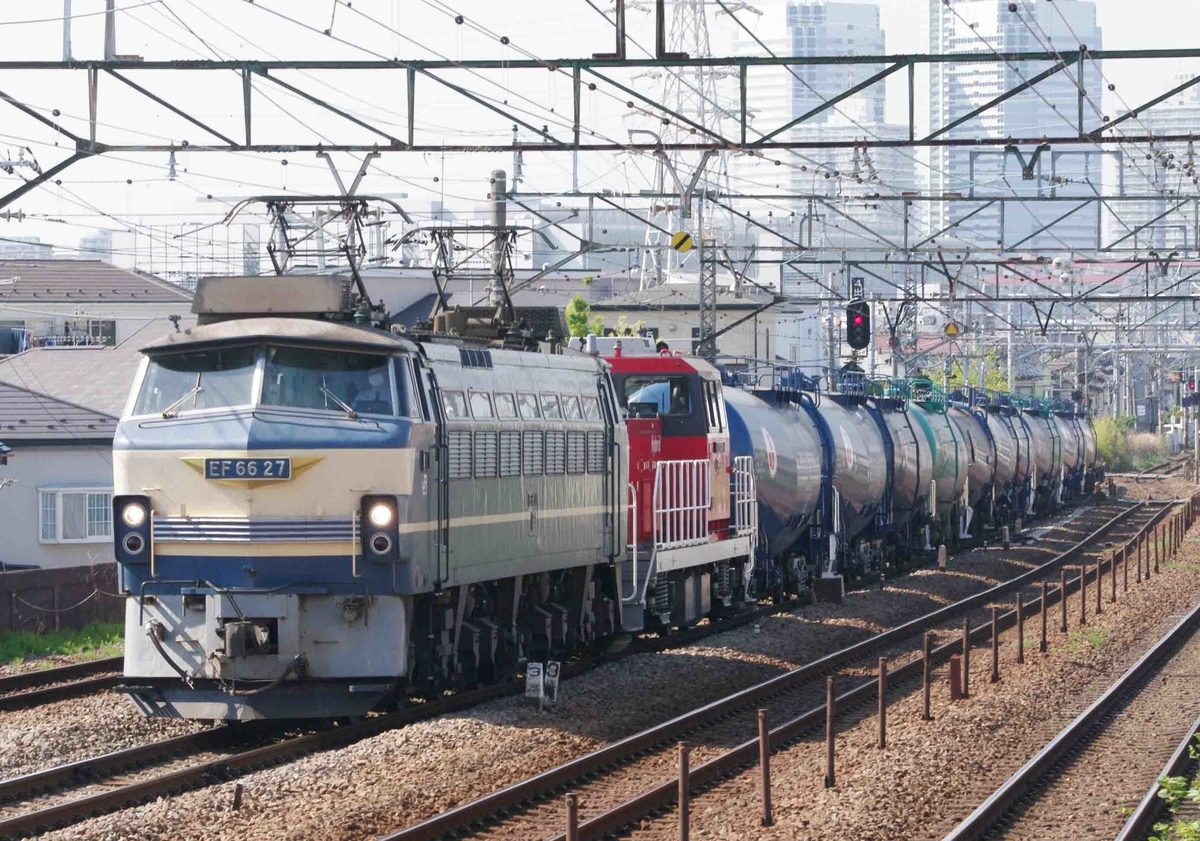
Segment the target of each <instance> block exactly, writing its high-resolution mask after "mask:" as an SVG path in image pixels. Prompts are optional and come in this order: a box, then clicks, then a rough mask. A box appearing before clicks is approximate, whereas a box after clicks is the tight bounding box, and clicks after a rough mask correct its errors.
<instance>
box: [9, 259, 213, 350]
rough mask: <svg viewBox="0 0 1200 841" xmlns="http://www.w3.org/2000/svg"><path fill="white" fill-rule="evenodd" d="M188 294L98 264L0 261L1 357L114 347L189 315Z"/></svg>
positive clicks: (157, 281) (137, 274) (78, 261)
mask: <svg viewBox="0 0 1200 841" xmlns="http://www.w3.org/2000/svg"><path fill="white" fill-rule="evenodd" d="M191 299H192V296H191V294H190V293H188V292H186V291H184V290H183V289H180V288H179V287H177V286H174V285H172V284H170V283H167V282H165V281H162V280H159V279H158V278H155V277H151V276H150V275H146V274H142V273H139V272H134V271H131V270H129V269H122V268H118V267H116V266H111V265H109V264H107V263H102V262H100V261H98V260H0V355H5V354H11V353H16V352H19V351H21V350H25V349H27V348H29V347H38V346H46V345H78V344H99V345H110V346H111V345H116V344H120V343H121V342H123V341H125V340H126V339H128V338H129V337H130V336H132V335H133V334H135V333H137V332H138V331H140V330H141V329H142V328H144V327H145V326H146V324H147V323H148V322H150V321H151V320H153V319H156V318H166V317H167V316H170V315H176V314H178V315H187V314H188V313H189V312H190V311H191Z"/></svg>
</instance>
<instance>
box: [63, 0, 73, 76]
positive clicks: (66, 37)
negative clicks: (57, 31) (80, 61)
mask: <svg viewBox="0 0 1200 841" xmlns="http://www.w3.org/2000/svg"><path fill="white" fill-rule="evenodd" d="M62 60H63V61H70V60H71V0H63V59H62Z"/></svg>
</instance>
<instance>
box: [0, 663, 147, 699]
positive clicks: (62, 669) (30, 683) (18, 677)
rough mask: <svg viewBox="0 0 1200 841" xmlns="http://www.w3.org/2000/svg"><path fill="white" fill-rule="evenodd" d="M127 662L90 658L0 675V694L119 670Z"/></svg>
mask: <svg viewBox="0 0 1200 841" xmlns="http://www.w3.org/2000/svg"><path fill="white" fill-rule="evenodd" d="M124 662H125V659H124V658H123V657H104V658H102V659H100V660H88V661H87V662H85V663H72V664H71V665H69V666H57V667H55V668H53V669H37V670H35V671H29V672H20V673H19V674H15V675H8V676H6V677H0V695H7V694H9V693H11V692H20V691H21V690H25V689H33V688H35V687H41V686H45V685H46V684H49V683H57V682H59V681H66V680H76V679H77V678H83V677H91V676H92V675H98V674H103V673H104V672H119V671H121V666H122V664H123V663H124Z"/></svg>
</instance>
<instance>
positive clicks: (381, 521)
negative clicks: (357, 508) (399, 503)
mask: <svg viewBox="0 0 1200 841" xmlns="http://www.w3.org/2000/svg"><path fill="white" fill-rule="evenodd" d="M393 517H395V512H394V511H393V510H392V506H390V505H388V504H387V503H386V502H377V503H375V504H374V505H372V506H371V509H370V511H369V512H368V513H367V518H368V519H369V520H370V521H371V525H373V526H375V528H378V529H386V528H387V527H388V526H390V525H391V524H392V518H393Z"/></svg>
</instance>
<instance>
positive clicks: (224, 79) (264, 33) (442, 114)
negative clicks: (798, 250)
mask: <svg viewBox="0 0 1200 841" xmlns="http://www.w3.org/2000/svg"><path fill="white" fill-rule="evenodd" d="M593 2H595V4H596V5H597V6H599V7H600V8H602V9H605V10H606V11H607V10H608V5H609V4H608V3H607V2H605V0H593ZM768 2H771V3H774V2H776V0H768ZM72 5H73V14H74V15H75V20H74V23H73V29H72V47H73V53H74V56H75V57H76V58H95V57H99V56H100V55H101V54H102V48H103V15H102V14H97V12H100V11H102V10H103V7H104V2H103V0H73V3H72ZM117 5H118V7H119V8H121V11H120V12H119V15H118V25H117V33H118V37H117V48H118V52H119V53H122V54H136V55H141V56H144V57H145V58H148V59H179V58H184V59H187V58H200V57H213V56H216V55H219V56H222V57H227V56H233V57H238V58H270V57H279V58H377V57H400V58H432V57H437V56H439V55H440V56H445V57H449V58H451V59H455V60H457V59H464V58H512V59H516V58H521V57H523V56H524V55H533V56H536V57H538V58H556V57H575V56H582V55H590V54H592V53H594V52H599V51H606V50H610V49H611V48H612V43H613V35H612V28H611V26H610V25H609V24H608V23H607V22H606V21H605V20H603V19H602V17H601V16H600V15H599V14H598V13H597V12H596V11H595V10H594V9H593V8H590V7H589V5H588V3H587V2H586V0H553V2H547V0H521V1H520V2H516V1H515V0H508V1H507V2H505V0H456V2H454V3H450V2H443V0H354V2H353V4H352V5H351V4H348V3H346V2H334V0H257V2H255V3H253V4H252V3H250V2H247V0H117ZM760 5H761V4H760ZM1096 5H1097V9H1098V15H1099V20H1100V25H1101V27H1102V28H1103V30H1104V45H1103V46H1104V47H1105V48H1107V49H1132V48H1155V47H1158V48H1165V47H1183V46H1192V45H1194V43H1195V38H1196V34H1195V33H1197V32H1198V31H1200V3H1197V2H1195V0H1139V2H1132V0H1097V2H1096ZM879 6H880V8H881V13H882V19H883V26H884V29H885V31H886V33H887V46H888V51H889V52H923V51H925V50H926V49H927V19H928V5H927V2H926V0H879ZM62 7H63V4H62V0H35V2H25V3H15V2H11V0H10V2H6V3H3V4H0V37H2V38H3V43H4V55H3V58H4V59H7V60H13V59H47V60H57V59H59V58H60V57H61V55H62V24H61V20H59V19H57V18H59V16H61V13H62ZM272 10H273V11H274V12H277V13H279V14H273V13H272ZM455 14H461V15H463V17H464V23H463V24H462V25H459V24H456V23H455V21H454V15H455ZM284 15H285V16H286V18H291V19H293V20H288V19H286V18H285V17H283V16H284ZM629 15H630V16H629V24H630V32H631V35H632V37H633V38H634V40H636V41H637V42H638V43H640V44H642V45H649V44H652V43H653V32H652V29H651V19H650V16H649V15H647V14H645V13H643V12H638V11H631V12H630V13H629ZM739 16H740V17H741V18H742V19H744V20H745V21H746V22H747V23H748V24H749V25H750V26H751V27H759V28H760V34H761V35H762V36H763V37H764V38H766V37H769V36H770V35H771V34H772V33H769V32H765V31H762V29H761V27H763V26H764V24H763V23H762V22H761V21H764V20H768V19H769V16H766V15H764V16H763V17H762V18H759V17H757V16H755V15H753V14H751V13H749V12H739ZM21 21H34V22H26V23H21ZM38 21H40V22H38ZM711 21H712V24H711V25H712V30H713V44H714V50H715V51H716V52H718V53H720V52H727V51H728V47H727V46H726V45H727V44H728V43H729V41H730V36H731V33H732V28H731V25H730V24H729V23H728V21H727V20H725V19H723V16H715V15H714V16H712V18H711ZM327 28H331V33H332V35H331V36H326V35H324V34H322V31H323V30H325V29H327ZM314 30H315V31H314ZM500 36H506V37H507V38H509V39H510V42H511V43H510V44H509V45H507V46H505V45H502V44H501V43H500V40H499V39H500ZM630 52H631V55H642V54H643V53H641V51H640V50H638V49H637V48H636V47H635V46H631V48H630ZM1189 71H1191V72H1200V65H1198V64H1197V63H1195V62H1193V63H1190V64H1189V63H1186V62H1179V61H1171V62H1159V63H1157V64H1150V63H1144V64H1142V65H1140V66H1138V67H1133V66H1128V67H1124V66H1117V63H1116V62H1112V63H1110V64H1109V65H1108V66H1106V67H1105V73H1106V75H1107V76H1108V81H1111V82H1113V83H1115V84H1116V86H1117V93H1118V95H1122V96H1124V97H1125V98H1126V100H1127V101H1128V102H1129V103H1130V104H1135V103H1140V102H1141V101H1143V100H1144V99H1146V98H1148V97H1150V96H1153V95H1155V94H1157V93H1159V92H1161V91H1162V89H1163V88H1162V87H1160V85H1161V84H1162V83H1163V80H1164V79H1165V80H1169V79H1171V78H1173V77H1175V76H1176V75H1178V74H1180V73H1183V72H1189ZM613 76H614V77H617V78H622V79H624V80H625V81H626V82H628V83H629V84H631V85H634V86H638V87H645V88H646V89H647V90H648V91H653V90H655V89H657V88H658V87H659V86H660V85H661V81H660V80H657V79H651V78H634V76H633V74H626V75H624V76H622V75H621V74H619V73H613ZM136 78H137V79H138V81H140V82H142V83H143V84H145V85H146V86H147V87H149V88H151V89H153V90H155V91H156V92H158V93H161V94H163V95H165V96H168V97H169V98H172V99H173V100H175V101H178V102H180V103H181V104H184V105H186V106H187V107H188V109H189V110H191V111H192V113H194V114H195V115H196V116H197V117H199V118H200V119H203V120H205V121H211V124H212V125H215V126H218V127H220V129H221V130H222V131H224V132H225V133H227V134H230V135H231V136H233V137H240V132H241V101H240V82H239V81H238V79H237V78H236V77H235V76H234V74H231V73H226V74H222V75H220V77H218V76H217V75H215V74H212V75H204V76H201V75H199V74H193V75H190V76H187V77H181V76H179V75H178V74H177V75H175V76H169V75H165V74H159V75H155V74H141V75H138V76H136ZM289 78H291V79H292V80H293V81H295V82H296V83H297V84H303V85H304V86H305V87H307V88H308V89H310V90H312V91H313V92H314V93H318V94H320V95H322V96H327V97H328V98H330V99H331V100H332V101H335V102H336V103H337V104H339V105H341V106H343V107H346V108H347V109H348V110H351V111H353V112H354V113H356V114H359V115H361V116H363V117H364V118H369V119H370V120H372V121H373V122H376V123H377V124H380V125H384V127H385V128H387V129H388V130H391V131H393V132H395V133H398V134H399V133H402V128H401V126H402V124H403V122H404V91H403V87H404V77H403V74H402V73H395V74H392V75H388V76H384V75H374V76H369V77H368V76H363V75H357V76H356V75H355V74H344V75H340V76H336V77H335V76H333V75H328V76H326V75H320V76H317V75H314V76H309V77H299V76H292V77H289ZM446 78H448V79H454V80H455V81H456V82H459V83H461V84H463V85H466V86H469V87H471V88H472V89H473V90H477V91H480V92H481V93H483V94H485V95H487V96H494V97H496V98H497V99H501V98H509V99H511V102H510V106H511V107H516V108H521V109H522V110H524V111H525V112H526V116H527V117H528V119H529V121H530V122H531V123H534V124H535V125H539V126H540V125H542V124H550V125H551V127H552V129H553V128H554V127H555V124H556V123H557V129H558V132H559V134H563V133H565V130H564V129H563V128H562V124H563V123H565V122H567V121H569V114H570V84H569V79H567V78H564V77H562V76H560V75H556V74H552V73H548V72H544V71H536V72H531V73H527V74H523V75H522V74H517V73H512V74H509V73H507V72H500V73H495V74H492V75H491V77H490V78H491V79H493V80H495V81H498V82H500V83H501V84H505V85H509V86H510V87H511V88H512V89H513V90H512V93H511V94H506V93H503V92H502V91H501V90H500V89H499V88H498V87H495V86H492V85H489V84H487V83H485V82H484V81H483V80H481V79H478V78H473V77H470V76H467V75H465V74H462V73H461V72H455V73H447V74H446ZM896 78H899V74H898V76H897V77H896ZM322 83H328V85H333V86H336V88H337V90H334V89H333V88H331V87H328V86H326V85H325V84H322ZM0 90H3V91H5V92H6V93H9V94H11V95H14V96H17V97H19V98H21V99H23V100H24V101H26V102H28V103H30V104H31V105H32V106H33V107H35V108H36V109H38V110H39V111H40V112H41V113H43V114H46V115H47V116H50V114H51V113H52V111H51V109H55V108H57V109H59V111H60V115H59V117H58V118H57V119H60V120H62V124H63V125H64V126H67V127H69V128H71V129H72V130H74V131H76V132H78V133H86V122H85V121H84V120H85V117H86V114H87V100H86V86H85V77H84V74H83V73H82V72H73V73H41V74H33V73H18V72H13V71H5V72H0ZM918 90H920V88H919V89H918ZM1098 95H1099V94H1098ZM1103 96H1105V97H1106V104H1105V108H1106V110H1110V109H1111V110H1113V111H1114V113H1115V112H1119V110H1120V108H1119V103H1112V102H1109V101H1108V100H1111V99H1112V96H1113V95H1112V94H1109V93H1108V92H1107V91H1104V92H1103ZM267 97H269V98H270V99H269V100H268V99H267ZM903 98H904V91H903V84H902V83H897V84H896V85H894V86H893V87H892V88H890V93H889V117H891V118H896V117H898V116H899V115H900V113H902V108H903V105H902V102H903ZM623 99H624V97H622V96H619V95H613V96H609V95H605V94H604V92H603V91H600V92H597V93H595V94H587V95H585V101H584V111H583V113H584V120H585V122H587V123H589V124H591V125H593V126H594V127H596V128H597V130H598V131H600V132H602V133H604V132H606V133H607V136H610V137H612V138H614V139H621V140H624V139H625V138H627V135H626V134H625V131H626V128H627V126H628V123H626V122H625V121H624V105H623V101H622V100H623ZM255 102H256V109H258V111H257V112H258V113H259V114H260V115H262V117H263V120H262V122H261V123H259V124H258V125H257V126H256V130H258V131H259V132H260V134H259V137H257V138H256V140H265V141H275V142H288V141H289V140H290V141H291V142H316V140H317V139H319V136H321V135H336V136H337V137H339V138H343V137H351V136H352V137H354V138H356V139H357V138H359V137H360V136H361V132H360V130H357V129H353V130H347V129H346V128H345V127H344V124H341V123H338V122H337V121H336V118H331V117H329V116H328V115H326V114H323V113H322V112H320V111H319V110H318V109H317V108H315V107H314V106H311V105H308V104H305V103H301V102H299V101H298V100H296V99H295V98H294V97H292V96H291V95H289V94H287V93H286V92H284V91H282V90H281V89H278V88H274V87H273V86H272V85H271V84H270V83H269V82H259V83H257V84H256V94H255ZM549 108H554V111H553V113H551V112H550V111H549V110H548V109H549ZM921 110H922V109H921V106H920V105H918V113H920V112H921ZM0 113H2V114H3V115H4V116H3V118H2V119H0V157H3V156H4V155H5V154H6V150H7V152H8V153H11V154H12V156H13V157H15V155H16V150H17V148H18V147H19V146H22V145H26V144H28V145H30V146H31V147H32V149H33V152H34V154H35V155H36V156H37V158H38V160H39V162H41V163H42V165H43V166H44V167H48V166H50V165H52V164H53V163H55V162H56V161H57V160H59V159H61V157H62V156H63V155H64V153H65V152H66V151H68V150H67V149H66V148H64V147H61V146H60V148H59V149H54V148H53V147H52V145H50V144H53V143H54V142H55V140H54V136H53V134H52V132H50V131H49V130H48V129H46V128H45V127H43V126H39V125H38V124H37V123H36V122H34V121H33V120H31V119H30V118H28V117H25V116H23V115H19V114H17V113H16V112H15V111H13V110H12V109H10V108H7V107H5V106H0ZM417 117H418V122H419V128H418V136H419V137H423V138H424V139H426V140H433V139H439V138H445V139H456V140H460V141H462V140H465V139H466V138H472V137H474V138H478V139H479V140H478V142H483V141H484V140H487V141H488V142H494V141H495V140H497V139H500V140H501V142H503V138H504V137H505V136H507V137H508V138H511V135H510V134H507V135H506V132H507V121H501V120H499V118H495V117H493V116H491V115H489V114H488V113H487V112H486V111H483V110H482V109H479V108H477V107H474V106H463V105H461V104H459V103H458V102H456V101H454V100H453V98H452V97H449V96H447V95H444V94H439V93H438V92H437V91H436V90H435V86H433V85H432V84H424V83H422V86H421V87H420V88H419V92H418V112H417ZM100 121H101V122H102V123H103V124H105V127H104V128H102V130H101V139H104V137H106V136H107V137H109V138H110V139H112V138H118V139H120V140H122V141H133V140H135V139H136V138H140V139H142V140H143V141H144V142H153V143H163V142H173V141H178V140H180V139H189V138H190V139H191V140H192V142H199V141H200V140H203V139H204V134H203V132H201V131H200V130H199V129H196V128H194V127H192V126H189V125H187V124H186V123H183V122H182V121H181V120H179V119H177V118H175V117H173V116H172V115H170V114H166V113H163V112H162V111H161V109H158V108H156V107H147V106H146V104H145V102H144V100H139V99H138V97H137V96H136V95H134V94H133V93H132V92H129V91H127V90H123V89H121V88H120V86H119V84H118V83H117V82H115V81H114V80H111V79H107V78H102V80H101V83H100ZM298 121H299V122H303V123H305V124H306V126H307V127H302V126H300V125H298ZM500 122H504V123H505V132H502V133H499V134H497V132H496V129H497V127H498V124H499V123H500ZM355 132H359V133H357V134H356V133H355ZM467 142H471V141H469V140H468V141H467ZM340 163H341V166H342V168H343V169H344V170H349V171H351V172H352V171H353V169H354V167H355V164H354V162H352V161H351V160H349V159H348V158H345V157H344V158H343V159H342V160H341V161H340ZM526 165H527V179H528V180H527V182H526V185H525V186H526V188H527V189H537V190H546V191H552V190H561V189H564V188H565V187H567V186H569V183H570V181H569V172H570V158H569V156H567V155H564V154H556V155H544V156H540V155H539V156H532V155H531V156H527V158H526ZM510 166H511V159H510V157H509V156H508V155H474V156H470V155H456V156H445V157H443V156H441V155H420V154H405V153H397V154H390V155H387V156H385V158H384V159H383V160H382V161H381V162H380V166H379V167H378V168H377V169H376V170H373V173H372V175H371V176H370V177H369V178H368V180H367V182H366V183H365V185H364V188H363V189H364V191H371V192H379V193H390V194H396V193H401V192H405V193H408V194H409V195H410V196H411V197H412V198H411V199H409V201H411V202H413V203H414V204H416V205H419V204H421V203H422V202H428V201H430V200H434V199H438V198H442V197H445V198H446V199H447V200H448V201H464V200H471V199H482V198H483V197H484V195H485V193H486V190H487V184H486V178H487V175H488V173H489V172H490V170H491V169H493V168H495V167H501V168H509V167H510ZM651 168H652V167H651V165H650V164H649V163H648V162H647V161H645V160H644V159H642V160H638V159H634V158H631V157H630V156H629V155H619V156H604V157H601V156H593V157H591V158H588V159H586V160H584V161H583V162H582V164H581V169H580V181H581V182H582V183H581V186H585V187H586V186H592V187H610V188H613V189H616V190H624V189H636V188H637V187H638V186H643V185H644V183H645V180H644V179H645V176H646V174H647V173H648V172H649V171H650V169H651ZM177 175H178V178H177V180H175V181H174V182H170V181H168V180H167V161H166V158H165V156H164V155H162V154H155V155H137V156H124V157H123V158H121V159H109V158H100V159H96V160H92V161H88V162H86V163H84V164H81V165H78V166H76V167H74V168H72V169H70V170H67V172H66V173H64V174H63V176H62V180H63V183H62V185H61V186H55V185H50V186H48V187H47V188H46V189H40V190H37V191H34V192H33V193H30V194H28V195H26V196H25V197H23V198H22V199H21V200H19V201H18V202H16V203H15V205H13V206H12V207H10V208H9V209H10V210H18V209H20V210H23V211H25V212H26V213H27V214H30V215H31V217H39V216H40V218H34V219H32V220H31V221H27V222H25V223H23V224H17V223H15V222H10V223H8V224H5V225H0V236H14V235H38V236H41V237H42V238H43V239H44V240H47V241H51V242H55V243H63V244H68V245H70V244H74V243H75V242H76V240H77V239H78V237H79V235H80V234H83V233H87V232H88V229H89V228H92V227H96V226H102V227H110V228H115V229H118V230H119V229H122V228H123V227H125V226H126V224H127V223H128V222H133V223H135V224H138V223H140V224H142V225H148V224H161V223H162V222H163V221H180V220H181V219H184V218H189V219H215V218H216V217H217V216H219V215H220V214H221V213H224V211H225V210H226V209H227V208H228V207H229V205H230V204H231V203H232V201H234V200H235V199H236V198H237V197H241V196H246V195H254V194H261V193H264V192H280V191H282V190H285V189H287V190H294V191H308V192H333V184H332V181H331V180H330V178H329V175H328V172H327V170H325V167H324V164H323V163H322V162H320V161H317V160H315V159H314V158H313V157H312V156H311V155H293V156H290V159H289V161H288V165H287V166H284V165H283V164H282V163H281V161H280V159H279V158H278V157H275V158H271V157H266V156H260V157H256V156H250V155H229V154H206V155H202V154H199V153H193V154H188V153H181V154H180V155H178V156H177ZM435 179H436V180H435ZM127 182H132V183H127ZM18 183H19V182H18V181H17V178H16V176H8V175H4V174H3V173H0V188H2V189H3V190H5V191H7V190H8V189H11V188H12V187H13V186H16V185H17V184H18ZM209 195H212V196H213V197H214V199H213V200H211V201H210V200H209V199H208V198H207V197H208V196H209ZM101 212H103V213H108V214H111V215H112V216H113V217H119V219H106V218H104V217H103V216H98V215H97V214H98V213H101ZM47 217H50V218H53V219H56V220H59V221H53V222H50V221H45V220H46V218H47Z"/></svg>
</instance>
